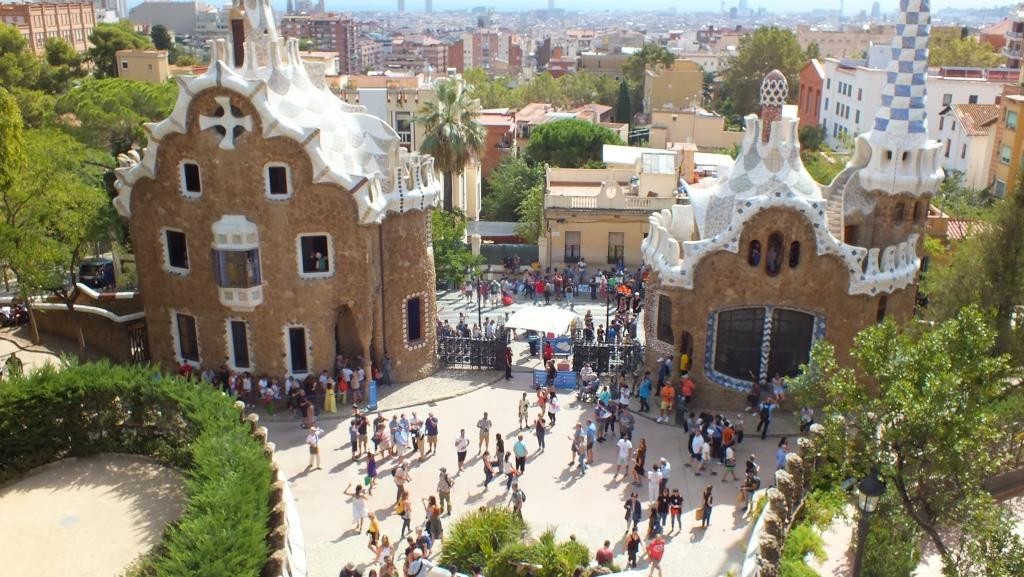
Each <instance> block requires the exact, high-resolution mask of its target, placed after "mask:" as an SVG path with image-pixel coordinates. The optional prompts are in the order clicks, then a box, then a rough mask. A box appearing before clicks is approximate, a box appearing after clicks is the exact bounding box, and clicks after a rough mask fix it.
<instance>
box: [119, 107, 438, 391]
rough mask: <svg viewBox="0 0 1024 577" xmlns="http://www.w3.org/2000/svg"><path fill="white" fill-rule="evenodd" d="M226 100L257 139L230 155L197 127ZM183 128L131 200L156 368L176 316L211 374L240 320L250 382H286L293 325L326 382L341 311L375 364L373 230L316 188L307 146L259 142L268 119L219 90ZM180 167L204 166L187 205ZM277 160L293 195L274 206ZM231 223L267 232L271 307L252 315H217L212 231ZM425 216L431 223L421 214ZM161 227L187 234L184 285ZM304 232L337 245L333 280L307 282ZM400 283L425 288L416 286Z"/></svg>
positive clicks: (339, 194) (169, 360)
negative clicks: (187, 163) (189, 321)
mask: <svg viewBox="0 0 1024 577" xmlns="http://www.w3.org/2000/svg"><path fill="white" fill-rule="evenodd" d="M225 94H227V95H230V96H231V98H232V104H233V105H234V106H236V107H238V108H239V109H240V110H241V112H242V114H243V115H248V116H250V117H251V118H252V122H253V129H252V131H251V132H249V131H247V132H244V133H243V134H242V135H240V136H238V137H237V138H236V139H235V146H236V150H233V151H231V150H228V151H224V150H220V149H219V148H218V145H219V143H220V139H221V136H220V135H219V134H218V133H217V132H216V131H215V130H213V129H208V130H203V131H200V130H199V128H198V122H197V118H198V116H199V115H200V114H205V115H212V114H213V113H214V112H215V111H216V110H217V108H218V105H217V104H216V102H215V101H214V97H215V96H218V95H225ZM187 128H188V129H187V132H186V133H185V134H174V135H171V136H168V137H167V138H165V139H164V140H163V141H162V142H161V144H160V148H159V151H160V158H159V159H158V162H157V175H156V178H155V179H152V180H150V179H143V180H141V181H140V182H138V183H137V184H136V185H135V188H134V191H133V194H132V206H131V210H132V217H131V232H132V238H133V241H134V245H135V251H136V262H137V266H138V271H139V286H140V291H141V293H142V294H143V295H145V303H146V307H145V308H146V317H147V320H148V325H149V331H148V332H149V341H150V351H151V355H152V358H153V360H154V361H155V362H158V363H160V364H161V365H163V366H164V367H165V368H170V367H172V366H173V365H174V364H175V351H174V341H173V337H172V326H173V325H172V323H171V311H172V310H178V311H180V312H183V313H187V314H190V315H193V316H195V317H196V323H197V333H198V340H199V353H200V357H201V364H202V365H203V366H219V365H220V364H222V363H224V362H225V361H226V360H227V356H228V345H227V327H226V321H227V319H240V320H244V321H246V322H247V323H248V336H249V343H250V360H251V363H252V368H251V370H252V371H253V372H254V373H269V374H273V375H281V374H285V373H286V372H287V371H288V367H287V366H286V365H287V346H286V341H285V327H286V326H287V325H303V326H305V327H306V330H307V341H308V342H309V343H310V346H309V348H308V351H307V356H308V363H309V370H310V372H318V371H320V370H321V369H326V368H329V367H330V366H331V365H332V363H333V360H334V355H335V346H336V345H335V343H336V332H335V326H336V324H337V322H338V317H339V312H342V311H344V308H345V307H348V310H349V311H351V318H350V322H348V323H342V324H343V326H346V327H349V328H350V331H351V332H353V333H355V335H354V337H353V336H352V335H347V336H346V339H345V340H347V341H349V342H350V343H351V342H355V343H356V345H355V347H356V348H359V349H361V353H362V354H363V355H364V356H365V358H367V359H369V358H370V356H369V355H370V343H371V335H372V333H373V331H374V315H373V310H374V307H375V306H378V307H379V299H378V297H377V294H378V292H377V291H376V285H377V281H376V280H375V279H376V277H377V275H379V272H378V271H377V270H376V263H375V261H374V260H373V259H372V258H371V253H372V252H373V246H374V243H375V242H376V241H375V238H374V237H375V236H376V231H377V227H376V226H371V227H360V226H359V225H358V224H357V215H356V212H355V211H356V204H355V202H354V201H353V199H352V197H351V195H350V193H349V192H348V191H345V190H342V189H340V188H338V187H337V186H333V185H328V184H312V181H313V178H314V174H313V172H312V171H313V168H312V165H311V163H310V160H309V158H308V157H307V155H306V153H305V152H304V151H303V149H302V147H301V145H300V144H299V143H297V142H294V141H292V140H290V139H287V138H273V139H269V140H264V139H263V138H261V137H260V136H259V135H260V133H261V130H262V126H261V125H260V117H259V115H258V114H257V113H256V111H255V110H254V109H253V108H252V107H251V106H250V105H249V104H248V102H247V101H246V100H245V99H244V98H242V97H239V96H238V95H236V94H234V93H231V92H230V91H227V90H223V89H211V90H208V91H205V92H204V93H200V94H198V95H197V96H196V97H195V98H194V99H193V100H192V103H191V105H190V110H189V114H188V127H187ZM183 159H188V160H191V161H195V162H197V163H198V164H199V166H200V173H201V179H202V195H201V197H200V198H197V199H189V198H185V197H183V196H182V194H181V193H180V188H179V162H180V161H181V160H183ZM271 161H273V162H283V163H286V164H287V165H288V166H289V168H290V171H291V184H292V191H293V194H292V197H291V198H289V199H287V200H271V199H268V198H267V196H266V194H265V184H264V172H265V169H264V165H265V164H266V163H268V162H271ZM227 214H240V215H244V216H245V217H246V218H247V219H248V220H249V221H251V222H253V223H255V224H256V226H257V227H258V229H259V235H260V264H261V269H262V276H263V283H264V294H263V303H262V304H260V305H258V306H257V307H256V308H255V310H253V311H250V312H242V311H235V310H231V309H228V308H227V307H224V306H223V305H221V304H220V301H219V297H218V291H217V285H216V282H215V281H214V275H213V267H212V263H211V246H212V242H213V233H212V228H211V227H212V224H213V223H214V222H216V221H217V220H219V219H220V218H221V217H222V216H224V215H227ZM417 215H418V216H419V218H425V216H424V215H422V213H417ZM389 218H391V216H389ZM412 218H416V216H413V217H412ZM161 227H170V228H176V229H180V230H183V231H184V232H185V234H186V238H187V244H188V257H189V265H190V272H189V274H188V275H186V276H177V275H174V274H171V273H169V272H167V271H165V270H164V266H163V263H164V256H163V250H164V249H163V242H162V238H161V235H162V229H161ZM301 233H326V234H329V235H330V236H331V240H332V241H333V244H332V246H333V252H334V255H333V261H332V265H331V270H332V271H334V274H333V275H332V276H330V277H329V278H318V279H302V278H300V277H299V263H298V261H297V254H298V248H297V243H298V240H297V237H298V235H299V234H301ZM421 250H422V249H421ZM431 278H432V277H431ZM404 282H405V283H406V284H410V283H414V282H418V281H417V280H416V279H415V278H408V279H405V280H404ZM430 287H431V288H432V287H433V285H432V284H431V285H430ZM350 348H351V347H350ZM396 352H397V351H396ZM393 356H396V355H395V354H394V353H393Z"/></svg>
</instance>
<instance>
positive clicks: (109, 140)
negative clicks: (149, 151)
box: [57, 78, 178, 156]
mask: <svg viewBox="0 0 1024 577" xmlns="http://www.w3.org/2000/svg"><path fill="white" fill-rule="evenodd" d="M177 98H178V85H177V84H175V83H174V82H165V83H163V84H151V83H149V82H139V81H135V80H126V79H123V78H105V79H102V80H94V79H91V80H86V81H85V82H82V84H80V85H79V86H77V87H75V88H74V89H73V90H71V91H70V92H68V93H67V94H65V95H63V96H61V97H60V98H59V99H58V100H57V113H58V114H62V115H64V114H69V113H70V114H71V115H73V118H72V119H70V120H69V122H66V123H65V126H66V128H67V130H68V131H69V132H71V133H72V134H73V135H74V136H75V137H77V138H78V139H79V140H81V141H82V142H84V143H86V144H87V145H89V146H92V147H95V148H103V149H106V150H108V151H110V152H111V153H112V154H114V155H115V156H116V155H117V154H119V153H122V152H126V151H128V150H130V149H131V148H132V147H133V146H135V145H136V144H138V143H141V142H142V139H143V137H144V133H143V131H142V124H143V123H144V122H154V121H157V120H161V119H163V118H165V117H167V116H168V115H169V114H170V113H171V110H172V109H173V108H174V103H175V101H176V100H177Z"/></svg>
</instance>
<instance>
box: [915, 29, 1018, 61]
mask: <svg viewBox="0 0 1024 577" xmlns="http://www.w3.org/2000/svg"><path fill="white" fill-rule="evenodd" d="M936 32H938V33H936ZM944 32H945V31H933V33H932V37H931V39H930V40H929V42H928V65H929V66H968V67H978V68H988V67H991V66H999V65H1000V64H1002V63H1003V60H1004V59H1003V56H1002V55H1001V54H999V53H998V52H996V51H995V49H994V48H993V47H992V45H991V44H989V43H987V42H978V39H977V38H974V37H973V36H968V37H966V38H961V37H960V35H959V34H956V33H955V32H956V31H955V30H954V31H951V32H952V33H944Z"/></svg>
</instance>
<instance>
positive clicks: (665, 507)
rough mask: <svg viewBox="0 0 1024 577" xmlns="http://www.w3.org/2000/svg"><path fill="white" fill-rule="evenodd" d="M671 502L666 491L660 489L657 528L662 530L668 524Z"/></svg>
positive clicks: (670, 497)
mask: <svg viewBox="0 0 1024 577" xmlns="http://www.w3.org/2000/svg"><path fill="white" fill-rule="evenodd" d="M671 501H672V496H671V495H670V494H669V492H668V489H662V490H661V493H659V494H658V526H660V527H661V528H662V530H664V528H665V525H666V524H667V523H668V511H669V507H670V504H671Z"/></svg>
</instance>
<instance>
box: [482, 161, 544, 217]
mask: <svg viewBox="0 0 1024 577" xmlns="http://www.w3.org/2000/svg"><path fill="white" fill-rule="evenodd" d="M543 184H544V167H543V166H540V165H538V164H532V165H531V164H530V163H528V162H527V161H526V159H525V158H523V157H522V156H506V157H505V158H504V159H502V161H501V163H500V164H498V166H496V167H495V168H494V170H492V171H491V174H490V176H488V177H487V189H488V191H487V192H486V193H485V194H484V198H483V206H482V207H481V208H482V210H481V217H482V218H485V219H486V220H497V221H502V222H515V221H517V220H518V218H519V217H518V209H519V205H520V204H521V203H522V202H523V199H524V198H526V195H527V194H528V193H529V191H530V190H532V189H533V188H535V187H537V186H542V185H543Z"/></svg>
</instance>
